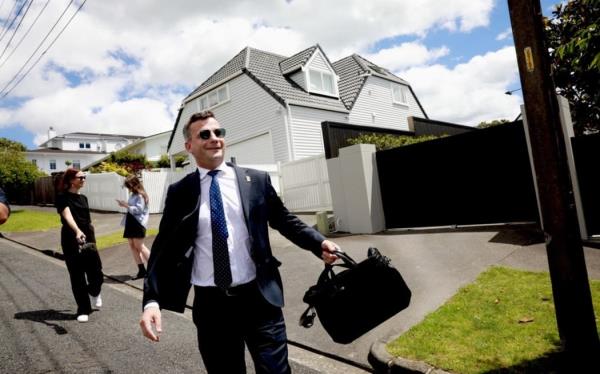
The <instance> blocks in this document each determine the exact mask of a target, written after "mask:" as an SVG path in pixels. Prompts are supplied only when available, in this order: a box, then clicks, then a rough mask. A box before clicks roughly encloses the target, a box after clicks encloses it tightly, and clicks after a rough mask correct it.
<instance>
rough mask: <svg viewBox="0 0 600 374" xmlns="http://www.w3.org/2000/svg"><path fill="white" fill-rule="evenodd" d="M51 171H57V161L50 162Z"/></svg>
mask: <svg viewBox="0 0 600 374" xmlns="http://www.w3.org/2000/svg"><path fill="white" fill-rule="evenodd" d="M50 170H56V160H50Z"/></svg>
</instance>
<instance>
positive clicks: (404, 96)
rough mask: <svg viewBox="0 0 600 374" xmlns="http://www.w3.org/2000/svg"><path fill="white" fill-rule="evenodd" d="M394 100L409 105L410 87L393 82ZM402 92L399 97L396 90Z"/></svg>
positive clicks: (396, 102)
mask: <svg viewBox="0 0 600 374" xmlns="http://www.w3.org/2000/svg"><path fill="white" fill-rule="evenodd" d="M391 89H392V102H393V103H394V104H401V105H406V106H408V88H407V87H406V86H403V85H401V84H392V88H391ZM398 91H399V93H400V97H397V95H396V92H398Z"/></svg>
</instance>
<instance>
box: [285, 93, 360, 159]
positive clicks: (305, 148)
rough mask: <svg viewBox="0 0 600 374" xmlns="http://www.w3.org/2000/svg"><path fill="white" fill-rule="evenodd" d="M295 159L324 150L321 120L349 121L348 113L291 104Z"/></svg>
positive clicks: (317, 153)
mask: <svg viewBox="0 0 600 374" xmlns="http://www.w3.org/2000/svg"><path fill="white" fill-rule="evenodd" d="M290 111H291V114H292V115H291V117H292V124H291V126H290V127H291V133H292V144H293V147H294V149H293V157H294V160H300V159H302V158H305V157H311V156H316V155H319V154H321V153H323V152H324V148H323V132H322V130H321V122H323V121H333V122H342V123H347V122H348V119H347V114H346V113H338V112H331V111H328V110H322V109H314V108H308V107H302V106H296V105H290Z"/></svg>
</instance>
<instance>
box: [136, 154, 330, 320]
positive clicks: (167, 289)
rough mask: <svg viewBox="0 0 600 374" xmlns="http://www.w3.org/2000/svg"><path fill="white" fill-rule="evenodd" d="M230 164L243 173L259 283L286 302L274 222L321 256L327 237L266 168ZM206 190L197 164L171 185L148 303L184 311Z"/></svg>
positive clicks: (276, 301)
mask: <svg viewBox="0 0 600 374" xmlns="http://www.w3.org/2000/svg"><path fill="white" fill-rule="evenodd" d="M228 165H230V166H233V167H234V169H235V174H236V176H237V182H238V186H239V189H240V196H241V200H242V201H241V203H242V207H243V210H244V218H245V221H246V226H247V228H248V233H249V236H250V255H251V257H252V259H253V260H254V263H255V264H256V281H257V284H258V287H259V289H260V291H261V293H262V295H263V296H264V298H265V299H266V300H267V301H268V302H269V303H271V304H272V305H274V306H278V307H282V306H283V287H282V283H281V276H280V274H279V270H278V267H279V266H280V265H281V263H280V262H279V261H278V260H277V259H276V258H275V257H274V256H273V253H272V251H271V245H270V242H269V234H268V226H271V227H272V228H273V229H275V230H278V231H279V232H280V233H281V234H282V235H283V236H285V237H286V238H288V239H289V240H291V241H292V242H293V243H294V244H296V245H297V246H299V247H301V248H304V249H308V250H310V251H311V252H313V253H314V254H315V255H316V256H317V257H319V258H320V257H321V252H322V249H321V242H322V241H323V240H325V238H324V237H323V235H321V234H320V233H319V232H318V231H316V230H315V229H313V228H312V227H309V226H307V225H306V224H305V223H304V222H302V221H301V220H300V219H298V217H296V216H295V215H293V214H291V213H290V212H289V211H288V210H287V209H286V208H285V206H284V205H283V203H282V202H281V200H280V199H279V197H278V196H277V193H276V192H275V190H274V189H273V186H272V185H271V180H270V178H269V175H268V174H267V173H266V172H263V171H259V170H254V169H247V168H241V167H237V166H235V165H232V164H228ZM201 193H202V192H201V191H200V177H199V172H198V171H197V170H196V171H195V172H193V173H190V174H188V175H187V176H185V177H184V178H183V179H182V180H180V181H179V182H176V183H174V184H172V185H170V186H169V190H168V192H167V197H166V200H165V208H164V211H163V216H162V219H161V221H160V226H159V232H158V235H157V236H156V238H155V240H154V243H153V245H152V251H151V254H150V260H149V261H148V276H147V277H146V279H145V281H144V300H143V305H146V304H147V303H149V302H151V301H156V302H158V303H159V305H160V307H161V308H164V309H169V310H173V311H176V312H183V310H184V308H185V303H186V300H187V296H188V293H189V290H190V288H191V283H190V280H191V274H192V265H193V257H194V251H193V247H194V245H195V242H196V234H197V230H198V209H199V208H200V194H201ZM267 225H268V226H267Z"/></svg>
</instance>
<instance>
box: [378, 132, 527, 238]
mask: <svg viewBox="0 0 600 374" xmlns="http://www.w3.org/2000/svg"><path fill="white" fill-rule="evenodd" d="M376 157H377V168H378V173H379V182H380V186H381V195H382V200H383V207H384V214H385V220H386V226H387V228H404V227H428V226H448V225H471V224H488V223H506V222H533V221H538V220H539V216H538V210H537V202H536V197H535V190H534V186H533V177H532V174H531V167H530V162H529V156H528V152H527V145H526V142H525V133H524V131H523V124H522V122H515V123H510V124H504V125H500V126H495V127H491V128H488V129H482V130H478V131H473V132H467V133H463V134H459V135H454V136H449V137H445V138H440V139H436V140H432V141H429V142H424V143H418V144H412V145H409V146H404V147H399V148H395V149H391V150H387V151H381V152H377V154H376Z"/></svg>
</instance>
